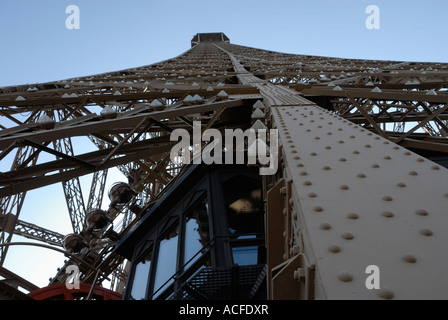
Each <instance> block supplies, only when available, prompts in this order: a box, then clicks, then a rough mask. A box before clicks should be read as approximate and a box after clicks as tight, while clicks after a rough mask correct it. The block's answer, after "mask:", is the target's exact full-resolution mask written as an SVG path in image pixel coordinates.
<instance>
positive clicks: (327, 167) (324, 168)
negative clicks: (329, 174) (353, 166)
mask: <svg viewBox="0 0 448 320" xmlns="http://www.w3.org/2000/svg"><path fill="white" fill-rule="evenodd" d="M322 169H323V170H331V168H330V167H329V166H325V167H323V168H322Z"/></svg>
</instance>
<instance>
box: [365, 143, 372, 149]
mask: <svg viewBox="0 0 448 320" xmlns="http://www.w3.org/2000/svg"><path fill="white" fill-rule="evenodd" d="M364 147H366V148H371V147H372V146H371V145H370V144H366V145H365V146H364Z"/></svg>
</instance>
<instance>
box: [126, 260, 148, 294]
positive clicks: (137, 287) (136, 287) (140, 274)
mask: <svg viewBox="0 0 448 320" xmlns="http://www.w3.org/2000/svg"><path fill="white" fill-rule="evenodd" d="M150 267H151V253H148V254H147V255H145V256H144V257H143V258H142V259H140V261H139V262H138V263H137V264H136V266H135V270H134V280H133V281H132V289H131V299H135V300H142V299H145V296H146V290H147V288H148V280H149V279H148V277H149V270H150Z"/></svg>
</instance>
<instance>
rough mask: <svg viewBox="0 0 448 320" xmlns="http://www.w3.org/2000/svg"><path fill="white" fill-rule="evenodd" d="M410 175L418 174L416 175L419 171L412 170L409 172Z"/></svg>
mask: <svg viewBox="0 0 448 320" xmlns="http://www.w3.org/2000/svg"><path fill="white" fill-rule="evenodd" d="M409 175H411V176H416V175H418V173H417V172H416V171H410V172H409Z"/></svg>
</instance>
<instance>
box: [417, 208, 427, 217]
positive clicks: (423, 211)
mask: <svg viewBox="0 0 448 320" xmlns="http://www.w3.org/2000/svg"><path fill="white" fill-rule="evenodd" d="M415 214H416V215H418V216H427V215H428V211H426V210H425V209H418V210H417V211H415Z"/></svg>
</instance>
